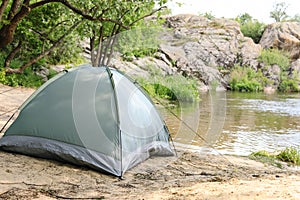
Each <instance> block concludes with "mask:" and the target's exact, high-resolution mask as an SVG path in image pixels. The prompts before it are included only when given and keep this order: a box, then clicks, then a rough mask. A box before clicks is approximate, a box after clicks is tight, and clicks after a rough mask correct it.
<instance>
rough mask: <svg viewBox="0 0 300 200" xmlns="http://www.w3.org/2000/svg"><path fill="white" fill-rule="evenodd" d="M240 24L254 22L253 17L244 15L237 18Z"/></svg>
mask: <svg viewBox="0 0 300 200" xmlns="http://www.w3.org/2000/svg"><path fill="white" fill-rule="evenodd" d="M235 20H236V21H237V22H239V23H240V24H246V23H247V22H250V21H252V16H251V15H250V14H249V13H244V14H241V15H239V16H237V17H236V18H235Z"/></svg>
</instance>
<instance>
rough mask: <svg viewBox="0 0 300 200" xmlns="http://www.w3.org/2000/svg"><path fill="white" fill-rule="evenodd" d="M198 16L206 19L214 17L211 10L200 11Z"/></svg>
mask: <svg viewBox="0 0 300 200" xmlns="http://www.w3.org/2000/svg"><path fill="white" fill-rule="evenodd" d="M199 15H200V16H203V17H206V18H207V19H210V20H212V19H215V18H216V17H215V16H214V15H213V14H212V13H211V12H205V13H204V14H202V13H200V14H199Z"/></svg>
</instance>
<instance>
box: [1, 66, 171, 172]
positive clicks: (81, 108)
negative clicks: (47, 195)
mask: <svg viewBox="0 0 300 200" xmlns="http://www.w3.org/2000/svg"><path fill="white" fill-rule="evenodd" d="M0 148H1V149H3V150H7V151H13V152H18V153H23V154H26V155H32V156H37V157H43V158H48V159H56V160H61V161H67V162H71V163H74V164H77V165H86V166H89V167H92V168H94V169H97V170H100V171H104V172H108V173H111V174H113V175H116V176H122V175H123V174H124V173H125V172H126V171H127V170H128V169H130V168H132V167H133V166H135V165H137V164H138V163H140V162H142V161H144V160H145V159H147V158H148V157H149V156H151V155H160V156H170V155H173V150H172V148H171V146H170V143H169V132H168V130H167V128H166V125H165V123H164V122H163V120H162V119H161V117H160V115H159V113H158V111H157V110H156V108H155V106H154V104H153V103H152V101H151V100H150V98H149V97H148V96H147V95H146V94H145V92H144V91H143V90H141V89H140V88H139V86H138V85H137V84H135V83H134V82H132V81H131V80H130V79H129V78H127V77H126V76H125V75H123V74H122V73H121V72H119V71H117V70H115V69H109V68H107V67H92V66H90V65H82V66H79V67H76V68H74V69H72V70H70V71H69V72H64V73H62V74H59V75H57V76H56V77H54V78H53V79H51V80H49V81H48V82H46V83H45V84H44V85H43V86H42V87H41V88H39V89H38V90H37V91H36V92H35V93H34V94H33V95H32V96H31V97H29V98H28V100H27V101H26V102H25V103H24V104H23V105H22V106H21V108H20V113H19V116H18V117H17V119H16V120H15V121H14V122H13V123H12V125H11V126H10V127H9V128H8V129H7V131H6V132H5V134H4V136H3V137H2V138H1V139H0Z"/></svg>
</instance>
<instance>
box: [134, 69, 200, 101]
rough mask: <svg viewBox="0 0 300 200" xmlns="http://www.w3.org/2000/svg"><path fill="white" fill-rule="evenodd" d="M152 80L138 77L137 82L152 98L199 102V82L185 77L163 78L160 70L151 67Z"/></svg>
mask: <svg viewBox="0 0 300 200" xmlns="http://www.w3.org/2000/svg"><path fill="white" fill-rule="evenodd" d="M148 72H149V73H150V75H151V76H150V78H144V77H137V78H136V80H137V82H138V83H139V84H140V85H141V86H142V87H143V88H144V89H145V90H146V92H147V93H148V94H149V95H150V96H152V97H158V98H162V99H167V100H170V101H181V102H194V101H197V100H199V91H198V88H197V81H196V79H193V78H188V77H184V76H183V75H180V74H178V75H172V76H163V75H162V72H161V71H160V69H157V68H154V67H151V66H149V67H148Z"/></svg>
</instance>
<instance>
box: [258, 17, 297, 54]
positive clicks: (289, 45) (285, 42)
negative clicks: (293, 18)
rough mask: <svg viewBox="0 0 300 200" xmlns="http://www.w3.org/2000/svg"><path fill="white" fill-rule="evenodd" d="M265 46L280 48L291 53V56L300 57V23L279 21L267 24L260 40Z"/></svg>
mask: <svg viewBox="0 0 300 200" xmlns="http://www.w3.org/2000/svg"><path fill="white" fill-rule="evenodd" d="M259 44H260V45H261V46H262V47H263V48H265V49H266V48H278V49H281V50H285V51H287V52H289V53H291V58H292V59H293V60H297V59H299V57H300V48H299V45H300V23H299V22H277V23H273V24H270V25H268V26H267V28H266V29H265V31H264V34H263V36H262V38H261V40H260V42H259Z"/></svg>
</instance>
